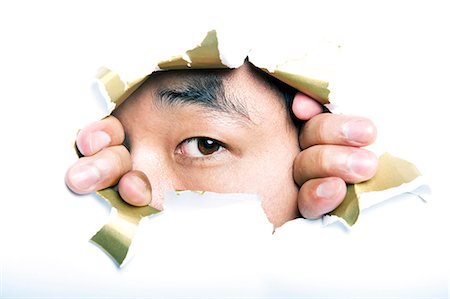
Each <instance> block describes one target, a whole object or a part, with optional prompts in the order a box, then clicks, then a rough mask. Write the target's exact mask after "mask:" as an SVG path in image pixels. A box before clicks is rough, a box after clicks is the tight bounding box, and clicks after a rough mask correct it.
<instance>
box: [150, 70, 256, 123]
mask: <svg viewBox="0 0 450 299" xmlns="http://www.w3.org/2000/svg"><path fill="white" fill-rule="evenodd" d="M174 72H176V71H174ZM156 95H157V97H156V98H158V99H159V100H160V101H161V103H163V104H165V105H169V106H173V105H197V106H201V107H203V108H206V109H208V110H211V111H213V112H222V113H227V114H231V115H233V116H236V115H238V116H240V117H241V118H245V119H247V120H250V116H249V113H248V110H247V107H246V106H245V104H244V103H242V101H240V100H239V99H237V98H235V97H234V96H231V95H230V94H227V93H226V92H225V88H224V84H223V75H222V74H221V73H220V72H219V71H216V72H214V71H209V72H196V73H195V74H194V73H193V74H192V76H186V77H183V80H182V81H181V82H180V83H179V84H177V83H176V84H171V85H170V86H165V87H161V88H159V89H157V90H156Z"/></svg>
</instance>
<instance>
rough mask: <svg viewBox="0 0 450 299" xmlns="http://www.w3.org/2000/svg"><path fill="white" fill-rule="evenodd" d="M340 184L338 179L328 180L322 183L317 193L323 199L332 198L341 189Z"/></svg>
mask: <svg viewBox="0 0 450 299" xmlns="http://www.w3.org/2000/svg"><path fill="white" fill-rule="evenodd" d="M339 188H340V184H339V181H338V180H327V181H325V182H323V183H321V184H320V185H319V186H318V187H317V189H316V195H317V196H318V197H320V198H323V199H331V198H333V197H334V196H335V195H336V193H337V192H338V191H339Z"/></svg>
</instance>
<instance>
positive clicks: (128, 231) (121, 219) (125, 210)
mask: <svg viewBox="0 0 450 299" xmlns="http://www.w3.org/2000/svg"><path fill="white" fill-rule="evenodd" d="M97 193H98V194H99V195H100V196H101V197H102V198H103V199H105V200H106V201H108V202H109V203H110V204H111V207H112V209H113V210H114V211H115V212H116V213H112V217H111V219H110V221H109V222H108V223H107V224H105V225H104V226H103V227H102V228H101V229H100V230H99V231H98V232H97V233H96V234H95V235H94V236H93V237H92V238H91V240H92V241H93V242H94V243H96V244H97V245H98V246H100V247H101V248H102V249H103V250H104V251H105V252H106V253H108V254H109V255H110V256H111V258H112V259H113V260H114V261H115V262H116V263H117V265H119V266H121V265H122V263H123V261H124V260H125V258H126V256H127V253H128V249H129V247H130V245H131V241H132V240H133V237H134V235H135V234H136V231H137V229H138V225H139V222H140V221H141V219H142V218H143V217H146V216H150V215H152V214H156V213H159V212H160V211H159V210H157V209H154V208H152V207H150V206H144V207H135V206H132V205H129V204H128V203H126V202H125V201H124V200H123V199H122V198H121V197H120V195H119V193H118V192H117V191H115V190H114V189H112V188H107V189H104V190H101V191H98V192H97Z"/></svg>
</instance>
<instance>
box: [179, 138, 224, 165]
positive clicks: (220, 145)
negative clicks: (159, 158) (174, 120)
mask: <svg viewBox="0 0 450 299" xmlns="http://www.w3.org/2000/svg"><path fill="white" fill-rule="evenodd" d="M194 141H196V142H197V145H196V146H197V149H196V150H197V151H198V152H200V149H199V148H198V146H199V142H201V141H204V142H207V141H211V142H212V143H213V144H211V145H214V146H217V147H218V149H217V150H214V151H213V152H212V153H211V154H203V153H201V152H200V155H195V154H194V155H192V154H191V155H189V154H186V153H183V146H189V144H190V143H192V142H194ZM208 143H209V142H208ZM191 146H192V145H191ZM194 146H195V145H194ZM188 150H189V149H188ZM191 150H192V149H191ZM224 150H227V145H226V144H224V143H223V142H221V141H218V140H216V139H213V138H209V137H204V136H201V137H191V138H188V139H185V140H183V141H182V142H181V143H180V144H179V145H178V146H177V148H176V150H175V153H176V154H178V155H179V157H180V158H182V159H183V160H191V161H192V162H194V161H196V162H200V161H202V162H203V161H204V162H206V161H208V160H213V159H217V155H218V154H220V153H222V152H223V151H224ZM184 151H186V149H184Z"/></svg>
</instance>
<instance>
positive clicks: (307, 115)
mask: <svg viewBox="0 0 450 299" xmlns="http://www.w3.org/2000/svg"><path fill="white" fill-rule="evenodd" d="M292 111H293V113H294V115H295V116H296V117H297V118H298V119H300V120H309V119H311V118H312V117H314V116H316V115H317V114H320V113H322V106H321V105H320V104H319V103H318V102H317V101H316V100H314V99H312V98H310V97H309V96H307V95H305V94H302V93H299V92H298V93H297V94H296V95H295V97H294V101H293V103H292Z"/></svg>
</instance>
